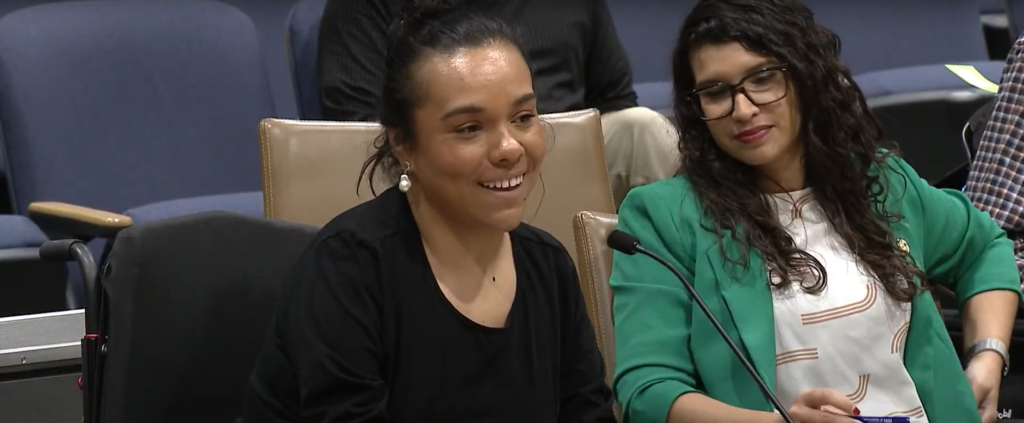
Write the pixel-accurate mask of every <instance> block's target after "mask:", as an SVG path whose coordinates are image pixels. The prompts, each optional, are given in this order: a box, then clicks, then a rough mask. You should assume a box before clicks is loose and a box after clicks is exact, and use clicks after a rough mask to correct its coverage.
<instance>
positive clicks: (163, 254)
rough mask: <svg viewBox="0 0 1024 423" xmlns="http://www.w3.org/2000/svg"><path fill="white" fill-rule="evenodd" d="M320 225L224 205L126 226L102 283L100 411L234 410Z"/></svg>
mask: <svg viewBox="0 0 1024 423" xmlns="http://www.w3.org/2000/svg"><path fill="white" fill-rule="evenodd" d="M316 232H317V228H316V227H312V226H307V225H298V224H294V223H289V222H281V221H274V220H269V219H261V218H254V217H248V216H243V215H236V214H230V213H226V212H205V213H201V214H195V215H189V216H185V217H179V218H171V219H167V220H162V221H158V222H155V223H150V224H143V225H139V226H134V227H131V228H129V229H126V230H125V231H123V232H121V233H120V234H119V235H118V237H117V240H116V241H115V243H114V247H113V250H112V251H111V254H110V260H109V261H108V264H107V265H106V267H105V269H104V280H103V282H102V283H103V288H104V291H105V292H106V295H107V303H106V310H107V318H108V320H107V339H108V340H107V344H106V355H105V357H106V359H105V360H106V361H105V363H104V366H103V377H102V396H101V398H102V402H101V403H102V406H101V407H100V409H101V414H102V416H101V418H100V421H102V422H104V423H115V422H116V423H128V422H147V423H164V422H167V423H170V422H183V421H197V420H202V421H208V422H232V421H235V419H236V418H237V417H239V416H240V415H241V405H242V393H243V392H244V388H245V386H246V384H247V382H248V377H249V374H250V372H251V371H252V367H253V366H254V365H255V363H256V359H257V356H258V355H259V351H260V347H261V346H262V344H263V342H264V341H265V339H266V336H267V334H268V333H269V329H270V322H271V320H272V316H273V313H274V309H275V308H276V303H277V300H278V297H279V295H280V294H281V293H282V292H283V291H284V290H285V289H286V287H287V280H286V279H287V273H288V271H289V270H290V269H291V267H292V266H293V264H294V263H295V262H296V261H297V260H298V257H299V256H300V255H301V254H302V252H303V251H304V250H305V249H306V246H307V245H308V244H309V243H310V242H311V241H312V239H313V237H314V236H315V235H316ZM185 246H187V247H188V248H184V247H185ZM197 416H199V417H197Z"/></svg>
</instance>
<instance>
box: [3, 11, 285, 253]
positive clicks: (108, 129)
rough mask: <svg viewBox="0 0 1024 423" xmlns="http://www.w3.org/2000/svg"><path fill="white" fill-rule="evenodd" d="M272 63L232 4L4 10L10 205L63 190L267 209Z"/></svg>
mask: <svg viewBox="0 0 1024 423" xmlns="http://www.w3.org/2000/svg"><path fill="white" fill-rule="evenodd" d="M41 28H45V30H41ZM264 69H265V68H264V58H263V53H262V52H261V46H260V42H259V38H258V36H257V32H256V28H255V27H254V25H253V23H252V21H251V20H250V19H249V18H248V17H247V16H246V15H245V14H244V13H242V12H240V11H239V10H238V9H236V8H234V7H231V6H229V5H226V4H224V3H218V2H211V1H202V0H182V1H174V2H166V1H152V2H151V1H117V0H114V1H103V0H99V1H86V0H82V1H75V2H68V3H52V4H44V5H38V6H32V7H29V8H25V9H21V10H18V11H16V12H13V13H10V14H8V15H6V16H5V17H3V18H0V122H3V127H2V135H3V139H4V146H5V148H6V153H7V155H8V157H9V159H10V168H9V169H8V171H9V175H10V177H11V182H12V186H13V196H14V210H15V213H16V214H23V215H24V214H26V212H27V211H28V209H29V205H30V204H31V203H33V202H37V201H59V202H64V203H72V204H77V205H82V206H86V207H91V208H96V209H101V210H112V211H118V212H121V211H123V212H124V214H125V215H127V216H130V217H131V218H132V220H133V221H135V223H145V222H146V221H149V220H152V219H157V218H163V217H168V216H173V215H179V214H183V213H192V212H197V211H203V210H225V211H233V212H239V213H243V214H248V215H253V216H262V214H263V210H262V196H261V194H260V192H259V189H260V159H259V150H258V139H259V136H258V128H259V127H258V123H259V121H260V120H261V119H263V118H267V117H272V116H274V115H275V109H274V102H273V99H272V97H271V91H270V86H269V83H268V80H267V75H266V71H265V70H264ZM32 217H33V218H36V220H37V221H39V220H40V219H42V218H44V217H45V216H32ZM4 221H5V222H9V221H15V222H22V223H15V224H17V225H24V222H25V220H24V219H23V218H20V217H5V218H4ZM47 221H49V220H47ZM5 224H10V223H5ZM43 229H48V228H45V227H44V228H43ZM48 231H49V230H48ZM24 233H28V234H30V233H32V232H31V231H27V232H24ZM66 235H72V236H76V237H86V238H87V237H88V236H87V235H89V234H78V233H67V234H66ZM4 238H6V237H5V236H3V235H0V239H4Z"/></svg>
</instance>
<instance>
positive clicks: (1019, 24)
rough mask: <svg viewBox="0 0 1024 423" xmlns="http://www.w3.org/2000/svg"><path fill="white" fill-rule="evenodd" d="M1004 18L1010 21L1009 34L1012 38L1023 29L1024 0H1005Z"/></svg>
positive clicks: (1018, 34)
mask: <svg viewBox="0 0 1024 423" xmlns="http://www.w3.org/2000/svg"><path fill="white" fill-rule="evenodd" d="M1005 1H1006V18H1007V19H1008V20H1009V21H1010V36H1011V37H1012V38H1014V39H1016V38H1017V37H1019V36H1020V34H1021V31H1024V0H1005Z"/></svg>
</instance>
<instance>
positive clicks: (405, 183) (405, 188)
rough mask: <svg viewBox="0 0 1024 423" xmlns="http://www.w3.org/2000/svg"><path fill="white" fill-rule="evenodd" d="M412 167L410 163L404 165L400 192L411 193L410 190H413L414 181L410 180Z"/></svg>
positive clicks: (399, 184) (400, 178)
mask: <svg viewBox="0 0 1024 423" xmlns="http://www.w3.org/2000/svg"><path fill="white" fill-rule="evenodd" d="M411 167H412V166H411V165H410V164H409V162H404V163H402V176H400V177H399V178H398V190H399V191H402V192H409V188H412V181H410V180H409V168H411Z"/></svg>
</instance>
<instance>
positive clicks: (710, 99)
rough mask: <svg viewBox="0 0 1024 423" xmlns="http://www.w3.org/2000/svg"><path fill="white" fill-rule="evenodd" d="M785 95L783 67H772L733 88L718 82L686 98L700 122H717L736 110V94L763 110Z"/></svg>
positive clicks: (749, 76)
mask: <svg viewBox="0 0 1024 423" xmlns="http://www.w3.org/2000/svg"><path fill="white" fill-rule="evenodd" d="M788 91H789V83H788V82H787V81H786V65H775V66H769V67H766V68H764V69H761V70H759V71H757V72H754V73H751V74H750V75H747V76H744V77H743V79H740V81H739V82H737V83H735V84H726V83H724V82H719V83H717V84H714V85H712V86H709V87H702V88H699V89H696V90H693V92H691V93H690V95H689V96H687V97H688V98H689V99H690V102H691V103H692V104H693V108H694V109H695V110H696V111H697V114H698V115H700V118H701V119H704V120H716V119H721V118H724V117H726V116H729V115H731V114H732V112H733V111H734V110H735V109H736V94H737V93H742V94H743V96H744V97H746V98H747V100H749V101H750V102H751V103H752V104H754V105H755V106H764V105H767V104H771V103H774V102H776V101H779V100H782V99H783V98H784V97H786V94H787V92H788Z"/></svg>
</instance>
